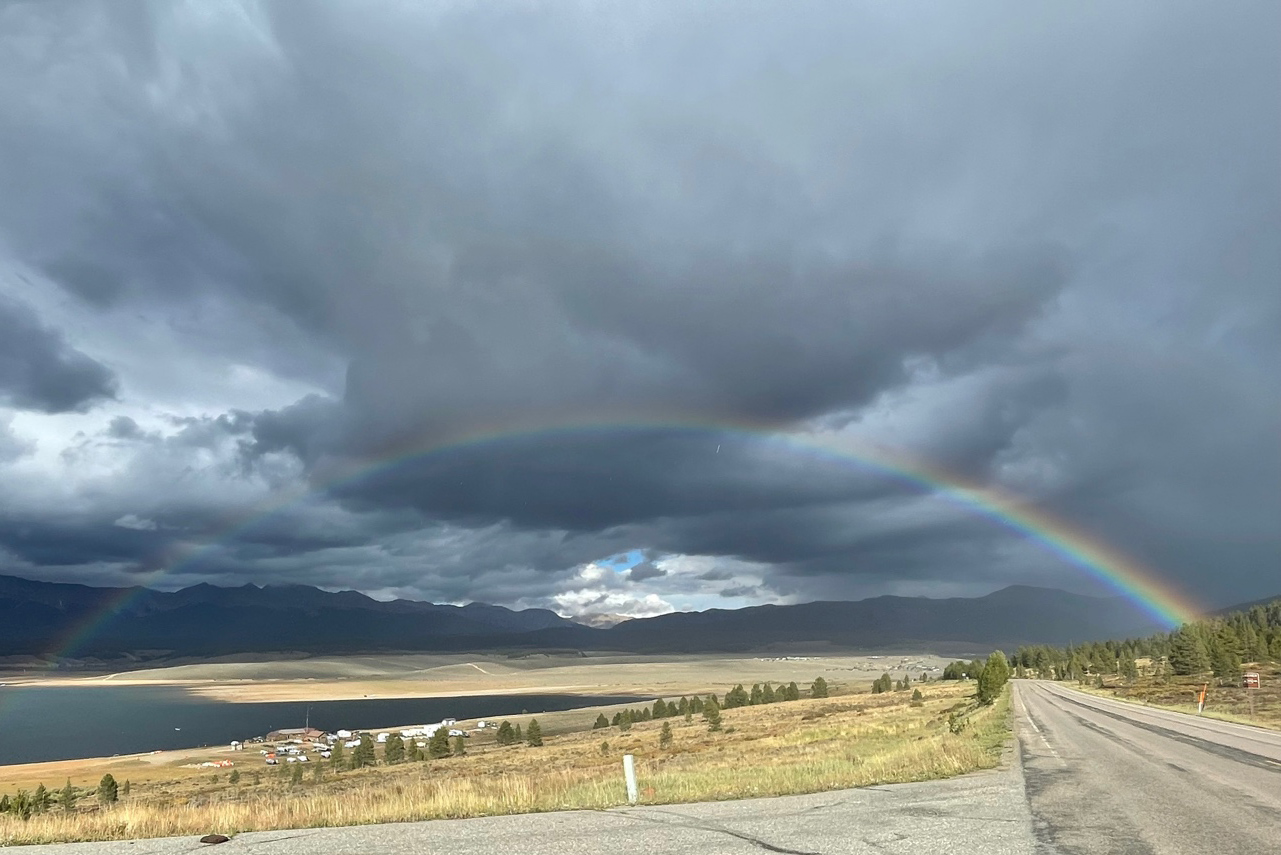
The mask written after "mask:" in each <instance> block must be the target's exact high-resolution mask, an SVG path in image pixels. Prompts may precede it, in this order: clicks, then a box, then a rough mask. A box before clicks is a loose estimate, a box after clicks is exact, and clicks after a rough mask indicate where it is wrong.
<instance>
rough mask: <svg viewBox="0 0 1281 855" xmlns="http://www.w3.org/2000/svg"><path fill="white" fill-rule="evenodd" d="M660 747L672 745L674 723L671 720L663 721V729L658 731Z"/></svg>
mask: <svg viewBox="0 0 1281 855" xmlns="http://www.w3.org/2000/svg"><path fill="white" fill-rule="evenodd" d="M658 747H659V748H671V747H672V723H671V722H670V721H665V722H663V729H662V730H660V731H659V732H658Z"/></svg>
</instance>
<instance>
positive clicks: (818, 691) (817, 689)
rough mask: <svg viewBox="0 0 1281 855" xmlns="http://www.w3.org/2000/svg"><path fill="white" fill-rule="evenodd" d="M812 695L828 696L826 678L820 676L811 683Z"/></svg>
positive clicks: (816, 696) (817, 696)
mask: <svg viewBox="0 0 1281 855" xmlns="http://www.w3.org/2000/svg"><path fill="white" fill-rule="evenodd" d="M810 697H811V698H826V697H827V681H826V680H824V679H823V678H822V677H818V678H817V679H815V680H814V682H813V683H812V684H810Z"/></svg>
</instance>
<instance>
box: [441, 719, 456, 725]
mask: <svg viewBox="0 0 1281 855" xmlns="http://www.w3.org/2000/svg"><path fill="white" fill-rule="evenodd" d="M440 723H441V724H442V725H443V726H445V727H449V726H450V725H451V724H458V719H456V718H442V719H441V720H440Z"/></svg>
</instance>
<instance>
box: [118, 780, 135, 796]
mask: <svg viewBox="0 0 1281 855" xmlns="http://www.w3.org/2000/svg"><path fill="white" fill-rule="evenodd" d="M131 789H133V785H132V784H130V783H129V779H128V778H125V785H124V786H123V787H121V788H120V795H122V796H127V795H129V791H130V790H131Z"/></svg>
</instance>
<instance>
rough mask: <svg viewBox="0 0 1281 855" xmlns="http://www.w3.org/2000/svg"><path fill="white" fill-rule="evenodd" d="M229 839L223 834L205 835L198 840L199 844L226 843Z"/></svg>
mask: <svg viewBox="0 0 1281 855" xmlns="http://www.w3.org/2000/svg"><path fill="white" fill-rule="evenodd" d="M230 839H231V838H230V837H228V836H227V835H225V834H206V835H205V836H204V837H202V838H200V842H201V843H226V842H227V841H228V840H230Z"/></svg>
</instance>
